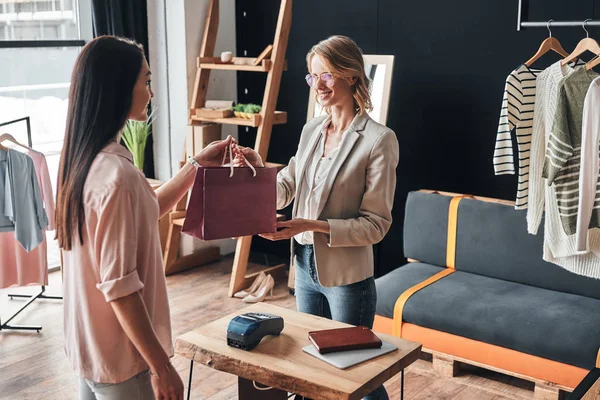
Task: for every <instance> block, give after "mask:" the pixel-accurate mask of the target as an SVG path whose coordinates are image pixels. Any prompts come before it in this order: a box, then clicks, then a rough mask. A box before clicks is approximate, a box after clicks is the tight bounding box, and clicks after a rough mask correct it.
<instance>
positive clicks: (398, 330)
mask: <svg viewBox="0 0 600 400" xmlns="http://www.w3.org/2000/svg"><path fill="white" fill-rule="evenodd" d="M453 272H454V270H453V269H452V268H446V269H444V270H443V271H440V272H438V273H437V274H435V275H433V276H431V277H429V278H428V279H426V280H424V281H423V282H420V283H418V284H416V285H415V286H413V287H411V288H410V289H407V290H406V291H404V293H402V294H401V295H400V297H398V300H396V304H395V305H394V336H397V337H402V311H403V310H404V305H405V304H406V301H407V300H408V298H409V297H410V296H412V295H413V294H415V293H417V292H418V291H419V290H421V289H423V288H424V287H427V286H429V285H431V284H432V283H434V282H436V281H438V280H440V279H442V278H443V277H445V276H446V275H450V274H451V273H453Z"/></svg>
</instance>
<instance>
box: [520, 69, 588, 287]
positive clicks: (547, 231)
mask: <svg viewBox="0 0 600 400" xmlns="http://www.w3.org/2000/svg"><path fill="white" fill-rule="evenodd" d="M574 71H575V69H574V68H572V67H571V66H569V65H566V66H564V67H561V65H560V61H558V62H556V63H554V64H552V66H550V67H549V68H547V69H546V70H544V71H543V72H542V73H540V74H539V75H538V78H537V79H538V81H537V96H536V102H535V113H534V122H533V131H532V141H531V155H530V169H529V207H528V209H527V230H528V231H529V233H531V234H537V232H538V228H539V225H540V223H541V220H542V215H543V213H544V209H545V210H546V218H545V220H544V251H543V259H544V260H545V261H548V262H551V263H554V264H557V265H559V266H561V267H563V268H565V269H566V270H568V271H571V272H574V273H577V274H580V275H586V276H594V277H596V278H598V277H600V276H599V273H600V258H599V256H598V255H597V254H594V253H589V254H583V255H582V254H581V252H578V251H577V249H576V245H575V237H574V236H573V235H571V236H569V235H567V234H566V233H565V231H564V229H563V228H562V222H561V219H560V213H559V210H558V204H557V200H556V189H555V187H554V186H548V185H547V184H546V179H544V178H543V177H542V172H543V167H544V157H545V153H546V143H547V141H548V139H549V137H550V134H551V129H552V122H553V118H554V114H555V113H556V108H557V104H558V103H557V99H558V89H559V85H560V82H561V81H562V80H563V78H565V77H566V76H569V75H570V74H571V73H573V72H574ZM599 233H600V231H598V230H595V232H593V233H592V235H591V238H592V239H593V241H594V243H596V245H595V248H596V249H599V250H600V234H599ZM599 254H600V252H599Z"/></svg>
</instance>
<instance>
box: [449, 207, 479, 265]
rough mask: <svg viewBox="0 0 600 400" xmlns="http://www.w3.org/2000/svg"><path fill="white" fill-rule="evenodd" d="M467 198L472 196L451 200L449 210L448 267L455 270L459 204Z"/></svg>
mask: <svg viewBox="0 0 600 400" xmlns="http://www.w3.org/2000/svg"><path fill="white" fill-rule="evenodd" d="M465 197H473V196H470V195H461V196H456V197H453V198H452V200H450V209H449V210H448V244H447V245H446V266H447V267H448V268H452V269H454V268H455V263H456V230H457V228H458V204H459V203H460V201H461V200H462V199H464V198H465Z"/></svg>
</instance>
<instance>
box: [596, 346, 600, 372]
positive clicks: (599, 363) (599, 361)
mask: <svg viewBox="0 0 600 400" xmlns="http://www.w3.org/2000/svg"><path fill="white" fill-rule="evenodd" d="M596 368H600V349H598V355H597V356H596Z"/></svg>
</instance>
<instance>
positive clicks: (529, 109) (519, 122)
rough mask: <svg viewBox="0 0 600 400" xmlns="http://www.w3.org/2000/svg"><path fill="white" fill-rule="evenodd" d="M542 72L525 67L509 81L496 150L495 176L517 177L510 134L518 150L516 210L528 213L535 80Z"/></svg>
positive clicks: (512, 75) (509, 78)
mask: <svg viewBox="0 0 600 400" xmlns="http://www.w3.org/2000/svg"><path fill="white" fill-rule="evenodd" d="M540 72H541V71H539V70H534V69H531V68H529V67H528V66H526V65H525V64H523V65H521V66H519V67H518V68H517V69H516V70H514V71H513V72H511V73H510V75H509V76H508V77H507V78H506V86H505V89H504V98H503V99H502V110H501V112H500V122H499V124H498V134H497V136H496V147H495V149H494V171H495V173H496V175H505V174H514V173H515V166H514V156H513V149H512V139H511V132H512V130H513V129H515V128H516V132H515V136H516V138H517V146H518V150H519V183H518V187H517V199H516V202H515V208H516V209H518V210H522V209H526V208H527V205H528V193H529V150H530V148H531V128H532V125H533V107H534V103H535V92H536V78H537V75H538V74H539V73H540Z"/></svg>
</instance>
